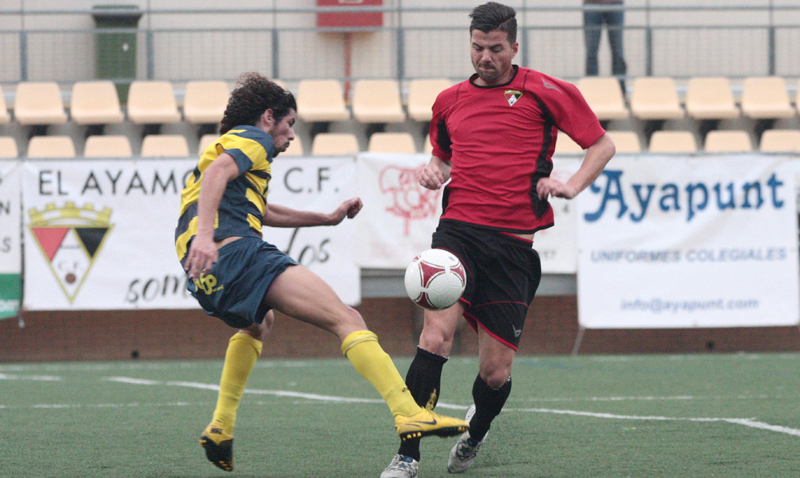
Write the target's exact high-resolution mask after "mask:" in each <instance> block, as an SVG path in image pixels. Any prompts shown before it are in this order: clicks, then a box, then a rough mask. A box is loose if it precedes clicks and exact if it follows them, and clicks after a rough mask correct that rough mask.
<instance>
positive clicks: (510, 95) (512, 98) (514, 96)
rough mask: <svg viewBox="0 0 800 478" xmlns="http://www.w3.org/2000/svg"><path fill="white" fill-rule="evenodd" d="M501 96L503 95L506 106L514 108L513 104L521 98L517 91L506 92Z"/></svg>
mask: <svg viewBox="0 0 800 478" xmlns="http://www.w3.org/2000/svg"><path fill="white" fill-rule="evenodd" d="M503 95H505V97H506V100H507V101H508V106H514V104H515V103H516V102H517V101H519V99H520V98H521V97H522V92H521V91H517V90H506V91H505V92H504V93H503Z"/></svg>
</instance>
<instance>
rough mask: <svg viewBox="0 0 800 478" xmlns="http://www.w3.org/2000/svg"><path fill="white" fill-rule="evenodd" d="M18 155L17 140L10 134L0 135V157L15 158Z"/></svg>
mask: <svg viewBox="0 0 800 478" xmlns="http://www.w3.org/2000/svg"><path fill="white" fill-rule="evenodd" d="M17 156H19V150H18V149H17V141H16V140H15V139H14V138H13V137H11V136H0V158H16V157H17Z"/></svg>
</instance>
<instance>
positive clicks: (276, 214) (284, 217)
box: [262, 197, 364, 227]
mask: <svg viewBox="0 0 800 478" xmlns="http://www.w3.org/2000/svg"><path fill="white" fill-rule="evenodd" d="M363 206H364V204H363V203H362V202H361V198H357V197H356V198H350V199H348V200H347V201H344V202H343V203H342V204H340V205H339V207H337V208H336V210H334V211H333V212H331V213H328V214H325V213H321V212H312V211H298V210H296V209H292V208H289V207H286V206H280V205H278V204H268V205H267V210H266V211H265V212H264V219H263V220H262V224H264V225H265V226H271V227H311V226H335V225H337V224H339V223H341V222H342V221H344V219H345V218H349V219H352V218H354V217H356V215H357V214H358V213H359V211H361V208H362V207H363Z"/></svg>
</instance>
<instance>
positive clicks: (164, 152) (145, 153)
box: [141, 134, 189, 158]
mask: <svg viewBox="0 0 800 478" xmlns="http://www.w3.org/2000/svg"><path fill="white" fill-rule="evenodd" d="M141 156H142V157H144V158H156V157H176V158H177V157H187V156H189V144H188V143H187V142H186V138H185V137H184V136H183V135H181V134H149V135H147V136H145V137H144V139H143V140H142V153H141Z"/></svg>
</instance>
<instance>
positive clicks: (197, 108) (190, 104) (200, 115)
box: [183, 81, 230, 124]
mask: <svg viewBox="0 0 800 478" xmlns="http://www.w3.org/2000/svg"><path fill="white" fill-rule="evenodd" d="M229 96H230V93H229V92H228V84H227V83H225V82H224V81H189V82H187V83H186V90H185V94H184V97H183V117H184V118H185V119H186V121H187V122H189V123H192V124H216V123H219V122H220V121H221V120H222V115H223V114H224V113H225V108H226V107H227V106H228V97H229Z"/></svg>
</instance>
